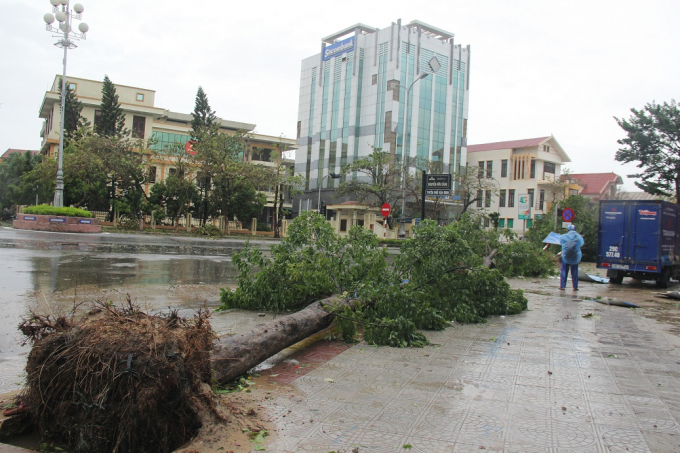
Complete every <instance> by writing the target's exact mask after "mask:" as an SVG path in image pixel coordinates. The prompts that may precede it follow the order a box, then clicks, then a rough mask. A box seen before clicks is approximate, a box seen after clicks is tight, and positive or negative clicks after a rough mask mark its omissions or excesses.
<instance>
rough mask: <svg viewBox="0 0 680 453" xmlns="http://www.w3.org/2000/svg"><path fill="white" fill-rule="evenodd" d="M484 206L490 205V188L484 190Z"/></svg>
mask: <svg viewBox="0 0 680 453" xmlns="http://www.w3.org/2000/svg"><path fill="white" fill-rule="evenodd" d="M484 207H485V208H490V207H491V191H490V190H485V191H484Z"/></svg>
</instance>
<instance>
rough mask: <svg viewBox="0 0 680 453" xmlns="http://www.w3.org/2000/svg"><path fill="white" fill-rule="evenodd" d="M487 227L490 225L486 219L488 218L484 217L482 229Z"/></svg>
mask: <svg viewBox="0 0 680 453" xmlns="http://www.w3.org/2000/svg"><path fill="white" fill-rule="evenodd" d="M489 225H490V223H489V218H488V217H484V228H489Z"/></svg>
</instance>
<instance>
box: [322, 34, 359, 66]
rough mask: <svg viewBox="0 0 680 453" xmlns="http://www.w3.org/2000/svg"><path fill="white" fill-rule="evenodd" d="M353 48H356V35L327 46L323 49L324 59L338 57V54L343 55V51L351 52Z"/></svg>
mask: <svg viewBox="0 0 680 453" xmlns="http://www.w3.org/2000/svg"><path fill="white" fill-rule="evenodd" d="M351 50H354V36H352V37H349V38H347V39H343V40H342V41H338V42H336V43H335V44H332V45H330V46H328V47H326V48H325V49H324V50H323V59H324V61H326V60H330V59H331V58H333V57H337V56H338V55H342V54H343V53H345V52H349V51H351Z"/></svg>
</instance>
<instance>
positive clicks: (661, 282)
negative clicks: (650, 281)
mask: <svg viewBox="0 0 680 453" xmlns="http://www.w3.org/2000/svg"><path fill="white" fill-rule="evenodd" d="M669 281H670V272H668V269H664V270H662V271H661V273H660V274H659V277H658V278H657V280H656V287H657V288H663V289H666V288H668V282H669Z"/></svg>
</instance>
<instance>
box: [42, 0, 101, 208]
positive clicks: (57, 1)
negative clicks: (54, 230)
mask: <svg viewBox="0 0 680 453" xmlns="http://www.w3.org/2000/svg"><path fill="white" fill-rule="evenodd" d="M50 3H51V4H52V13H54V14H52V13H47V14H45V16H43V19H44V20H45V23H46V24H47V28H46V30H47V31H49V32H50V33H56V35H53V36H54V37H55V38H59V41H57V42H56V43H55V44H54V45H55V46H57V47H59V48H63V49H64V72H63V75H62V77H61V125H60V127H59V157H58V164H57V185H56V187H55V189H54V206H55V207H58V208H61V207H63V206H64V171H63V161H64V118H65V113H66V57H67V55H68V53H67V52H68V49H75V48H76V47H78V46H76V45H75V43H74V41H77V40H80V39H85V33H87V31H88V30H89V29H90V28H89V27H88V26H87V24H86V23H85V22H81V23H80V25H78V30H79V31H80V33H77V32H75V31H73V29H72V28H71V24H72V22H73V19H78V20H81V18H82V13H83V11H85V8H83V5H81V4H80V3H76V4H75V5H73V12H71V8H70V5H69V0H50ZM55 19H56V21H57V22H59V25H57V26H54V25H52V24H53V23H54V21H55Z"/></svg>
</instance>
